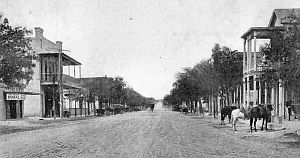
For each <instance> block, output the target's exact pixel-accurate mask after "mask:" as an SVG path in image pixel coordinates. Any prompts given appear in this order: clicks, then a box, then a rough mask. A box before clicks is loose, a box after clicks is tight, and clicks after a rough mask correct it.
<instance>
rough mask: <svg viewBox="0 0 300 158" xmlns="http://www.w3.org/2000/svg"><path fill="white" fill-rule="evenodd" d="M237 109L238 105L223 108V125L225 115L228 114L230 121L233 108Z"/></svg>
mask: <svg viewBox="0 0 300 158" xmlns="http://www.w3.org/2000/svg"><path fill="white" fill-rule="evenodd" d="M234 109H237V107H236V106H225V107H224V108H222V109H221V125H222V124H224V125H225V123H224V120H225V117H226V116H227V115H228V121H229V123H230V120H231V112H232V110H234Z"/></svg>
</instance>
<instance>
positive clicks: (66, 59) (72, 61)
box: [38, 51, 82, 66]
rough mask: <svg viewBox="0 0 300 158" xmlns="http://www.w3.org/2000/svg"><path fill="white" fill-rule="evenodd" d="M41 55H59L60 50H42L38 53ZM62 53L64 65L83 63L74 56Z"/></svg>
mask: <svg viewBox="0 0 300 158" xmlns="http://www.w3.org/2000/svg"><path fill="white" fill-rule="evenodd" d="M38 54H39V55H53V56H56V57H58V54H59V52H55V51H42V52H39V53H38ZM61 55H62V61H63V62H62V64H63V66H70V65H82V64H81V63H80V62H79V61H77V60H75V59H73V58H72V57H70V56H68V55H67V54H65V53H63V52H62V53H61Z"/></svg>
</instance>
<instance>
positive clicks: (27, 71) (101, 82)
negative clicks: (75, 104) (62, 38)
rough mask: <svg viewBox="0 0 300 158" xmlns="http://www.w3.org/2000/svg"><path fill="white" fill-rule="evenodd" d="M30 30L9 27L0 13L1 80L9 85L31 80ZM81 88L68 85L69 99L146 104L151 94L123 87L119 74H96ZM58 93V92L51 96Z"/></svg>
mask: <svg viewBox="0 0 300 158" xmlns="http://www.w3.org/2000/svg"><path fill="white" fill-rule="evenodd" d="M30 34H32V32H31V31H29V30H27V29H26V28H24V27H12V26H10V25H9V22H8V19H7V18H3V14H2V13H0V82H1V83H4V84H5V85H6V86H8V87H20V88H25V87H26V86H27V85H28V83H29V81H30V80H32V77H33V74H34V71H33V68H34V67H35V64H34V62H33V60H38V56H37V55H36V54H35V52H34V51H33V49H32V48H31V45H30V42H31V41H30V39H29V38H27V36H28V35H30ZM81 82H82V86H83V87H85V88H83V89H70V90H69V92H68V93H69V94H68V97H69V99H70V100H76V101H86V102H88V103H94V102H95V100H98V101H99V103H100V106H101V105H102V103H113V104H117V103H118V104H125V103H126V104H127V105H128V106H140V105H146V104H148V103H149V102H151V101H154V99H153V98H146V97H144V96H142V95H140V94H139V93H138V92H136V91H135V90H133V89H132V88H128V87H126V84H125V82H124V80H123V78H122V77H115V78H111V77H99V78H87V79H82V80H81ZM55 97H56V98H57V97H59V96H58V95H56V96H54V98H55Z"/></svg>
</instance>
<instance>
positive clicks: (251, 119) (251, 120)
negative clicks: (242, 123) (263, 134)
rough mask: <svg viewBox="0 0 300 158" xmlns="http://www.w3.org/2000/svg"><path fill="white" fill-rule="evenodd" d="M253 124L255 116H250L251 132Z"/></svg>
mask: <svg viewBox="0 0 300 158" xmlns="http://www.w3.org/2000/svg"><path fill="white" fill-rule="evenodd" d="M252 124H253V118H252V117H250V131H251V133H252Z"/></svg>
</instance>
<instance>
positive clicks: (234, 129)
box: [232, 118, 236, 131]
mask: <svg viewBox="0 0 300 158" xmlns="http://www.w3.org/2000/svg"><path fill="white" fill-rule="evenodd" d="M235 121H236V119H235V118H234V119H233V120H232V129H233V131H236V127H235Z"/></svg>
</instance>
